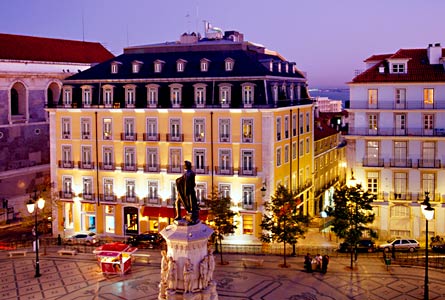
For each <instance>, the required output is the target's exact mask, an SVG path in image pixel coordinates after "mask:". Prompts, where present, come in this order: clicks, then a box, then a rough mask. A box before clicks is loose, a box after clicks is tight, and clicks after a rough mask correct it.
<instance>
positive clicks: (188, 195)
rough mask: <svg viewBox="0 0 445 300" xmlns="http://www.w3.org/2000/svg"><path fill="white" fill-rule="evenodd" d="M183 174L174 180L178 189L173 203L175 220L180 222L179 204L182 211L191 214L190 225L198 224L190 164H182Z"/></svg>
mask: <svg viewBox="0 0 445 300" xmlns="http://www.w3.org/2000/svg"><path fill="white" fill-rule="evenodd" d="M184 168H185V173H184V175H182V176H181V177H179V178H177V179H176V188H177V189H178V198H177V199H176V203H175V210H176V217H175V220H176V221H179V220H182V217H181V204H182V206H183V207H184V209H185V210H186V211H187V212H188V213H189V214H191V222H190V223H191V224H196V223H198V222H199V207H198V199H197V198H196V192H195V185H196V184H195V172H193V171H192V163H191V162H189V161H187V160H186V161H185V162H184Z"/></svg>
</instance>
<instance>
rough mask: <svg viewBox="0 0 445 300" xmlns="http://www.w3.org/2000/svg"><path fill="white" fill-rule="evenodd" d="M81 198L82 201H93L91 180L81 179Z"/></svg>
mask: <svg viewBox="0 0 445 300" xmlns="http://www.w3.org/2000/svg"><path fill="white" fill-rule="evenodd" d="M82 187H83V189H82V197H83V199H84V200H92V199H93V197H92V196H93V178H91V177H83V178H82Z"/></svg>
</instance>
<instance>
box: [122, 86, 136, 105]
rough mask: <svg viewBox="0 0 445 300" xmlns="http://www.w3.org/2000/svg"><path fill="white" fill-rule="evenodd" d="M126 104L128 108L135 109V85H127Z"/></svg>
mask: <svg viewBox="0 0 445 300" xmlns="http://www.w3.org/2000/svg"><path fill="white" fill-rule="evenodd" d="M124 88H125V103H126V107H134V106H135V104H136V86H135V85H133V84H130V85H125V86H124Z"/></svg>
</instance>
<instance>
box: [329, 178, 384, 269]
mask: <svg viewBox="0 0 445 300" xmlns="http://www.w3.org/2000/svg"><path fill="white" fill-rule="evenodd" d="M376 198H377V196H376V195H375V194H372V193H370V192H368V191H366V192H365V191H364V190H363V188H362V186H361V184H357V185H356V186H351V187H348V186H346V185H345V186H342V187H340V188H337V189H336V190H335V192H334V195H333V200H334V206H333V207H329V208H328V215H330V216H332V217H333V221H332V231H333V232H334V233H335V234H337V236H338V237H340V238H343V239H344V240H345V242H346V243H348V244H349V245H351V247H352V245H354V251H351V269H352V262H353V255H354V253H355V257H356V259H357V243H358V241H359V240H360V239H361V238H362V236H363V233H364V232H368V233H369V236H371V237H377V235H376V232H375V231H374V230H372V229H371V228H370V227H367V225H368V224H370V223H372V222H374V218H375V215H374V213H373V212H372V205H371V203H372V202H373V201H374V200H376ZM351 250H352V249H351Z"/></svg>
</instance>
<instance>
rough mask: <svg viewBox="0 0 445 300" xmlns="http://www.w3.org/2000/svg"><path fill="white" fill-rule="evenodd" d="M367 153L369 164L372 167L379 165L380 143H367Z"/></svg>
mask: <svg viewBox="0 0 445 300" xmlns="http://www.w3.org/2000/svg"><path fill="white" fill-rule="evenodd" d="M366 147H367V148H366V151H367V163H368V165H371V166H378V165H379V142H378V141H367V142H366Z"/></svg>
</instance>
